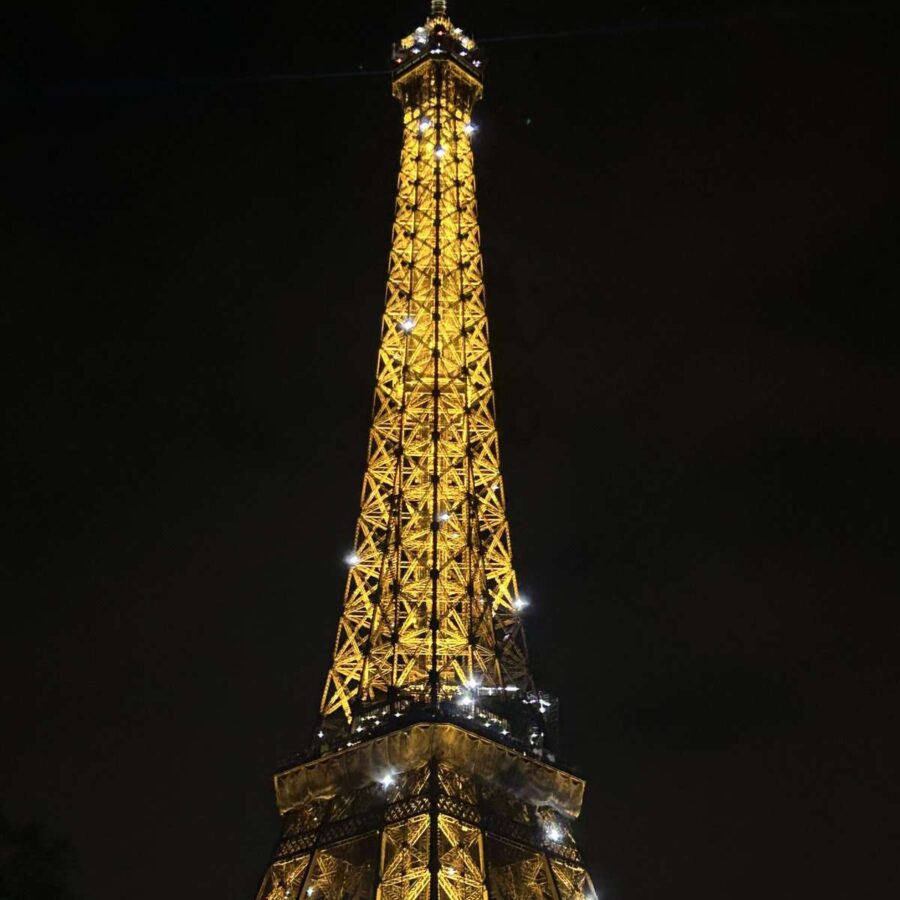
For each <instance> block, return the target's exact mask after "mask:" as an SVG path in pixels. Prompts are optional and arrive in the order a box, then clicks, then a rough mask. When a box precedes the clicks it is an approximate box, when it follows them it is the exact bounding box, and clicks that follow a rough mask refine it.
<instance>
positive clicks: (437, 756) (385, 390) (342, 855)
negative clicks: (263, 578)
mask: <svg viewBox="0 0 900 900" xmlns="http://www.w3.org/2000/svg"><path fill="white" fill-rule="evenodd" d="M392 59H393V74H392V86H393V94H394V96H395V97H396V98H397V99H398V100H399V101H400V104H401V106H402V109H403V139H402V147H401V152H400V172H399V177H398V181H397V200H396V209H395V215H394V224H393V231H392V242H391V251H390V258H389V265H388V279H387V291H386V300H385V306H384V313H383V316H382V323H381V342H380V347H379V352H378V360H377V367H376V378H375V398H374V403H373V411H372V424H371V429H370V434H369V446H368V460H367V466H366V471H365V475H364V478H363V487H362V497H361V503H360V512H359V516H358V519H357V525H356V533H355V541H354V549H353V551H352V553H350V554H349V555H348V557H347V560H346V562H347V565H348V575H347V582H346V587H345V592H344V601H343V609H342V613H341V616H340V621H339V624H338V630H337V637H336V640H335V644H334V653H333V659H332V664H331V668H330V670H329V672H328V676H327V678H326V682H325V688H324V691H323V694H322V701H321V707H320V716H319V723H318V725H317V728H316V733H315V737H314V738H313V740H312V744H311V747H310V748H309V750H308V751H307V752H306V753H305V754H304V755H303V756H301V757H299V758H298V759H297V760H296V761H295V764H294V765H292V766H290V767H288V768H286V769H284V770H283V771H280V772H279V773H277V774H276V776H275V791H276V799H277V803H278V808H279V812H280V813H281V815H282V820H283V834H282V838H281V841H280V843H279V846H278V848H277V850H276V852H275V857H274V859H273V861H272V863H271V865H270V866H269V869H268V871H267V872H266V875H265V877H264V879H263V883H262V886H261V887H260V891H259V894H258V900H297V898H306V897H309V898H322V900H326V898H327V900H331V898H334V900H349V898H353V900H356V898H363V897H379V898H384V900H413V898H423V900H426V898H434V900H437V898H448V900H462V898H468V900H474V898H481V900H487V898H500V897H502V898H508V900H514V898H515V900H518V898H534V900H538V898H543V897H547V898H551V900H569V898H582V897H593V896H594V893H593V888H592V886H591V882H590V878H589V876H588V875H587V872H586V871H585V869H584V867H583V866H582V864H581V860H580V856H579V853H578V849H577V846H576V844H575V841H574V839H573V837H572V832H571V824H572V822H573V820H574V819H575V817H577V815H578V813H579V811H580V806H581V798H582V794H583V790H584V783H583V782H582V781H581V780H580V779H578V778H576V777H575V776H573V775H571V774H570V773H568V772H566V771H564V770H563V769H561V768H559V767H558V766H557V765H556V759H555V754H556V737H555V731H556V701H555V699H554V698H553V697H550V696H549V695H547V694H545V693H543V692H541V691H538V690H537V689H536V688H535V685H534V683H533V680H532V678H531V675H530V673H529V668H528V654H527V650H526V644H525V636H524V631H523V628H522V613H523V611H524V610H525V608H526V606H527V601H526V599H525V598H524V597H523V596H522V595H520V593H519V591H518V587H517V583H516V575H515V571H514V569H513V565H512V550H511V545H510V535H509V527H508V524H507V519H506V511H505V494H504V486H503V480H502V477H501V474H500V454H499V447H498V440H497V428H496V424H495V416H494V394H493V384H492V373H491V357H490V350H489V346H488V323H487V317H486V313H485V304H484V284H483V277H482V273H483V270H482V259H481V247H480V234H479V227H478V212H477V205H476V199H475V177H474V169H473V155H472V140H473V137H474V135H475V131H476V128H475V125H474V124H473V123H472V120H471V114H472V109H473V107H474V105H475V103H476V102H477V101H478V99H479V98H480V97H481V92H482V67H483V60H482V57H481V54H480V52H479V49H478V47H477V45H476V43H475V42H474V40H472V38H471V37H469V36H468V35H467V34H465V33H464V32H463V31H462V30H461V29H460V28H457V27H455V26H454V25H453V23H452V22H451V21H450V19H449V18H448V16H447V9H446V3H444V2H441V0H434V2H432V4H431V14H430V16H429V17H428V19H427V20H426V22H425V24H424V25H422V26H421V27H419V28H416V29H415V31H413V32H412V33H411V34H409V35H407V36H406V37H404V38H403V39H402V40H401V41H399V42H398V43H397V44H396V45H395V46H394V48H393V56H392Z"/></svg>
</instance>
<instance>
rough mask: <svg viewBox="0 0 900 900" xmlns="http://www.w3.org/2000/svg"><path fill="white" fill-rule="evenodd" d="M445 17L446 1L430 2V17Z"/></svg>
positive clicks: (435, 0)
mask: <svg viewBox="0 0 900 900" xmlns="http://www.w3.org/2000/svg"><path fill="white" fill-rule="evenodd" d="M446 15H447V0H431V17H432V18H434V17H435V16H446Z"/></svg>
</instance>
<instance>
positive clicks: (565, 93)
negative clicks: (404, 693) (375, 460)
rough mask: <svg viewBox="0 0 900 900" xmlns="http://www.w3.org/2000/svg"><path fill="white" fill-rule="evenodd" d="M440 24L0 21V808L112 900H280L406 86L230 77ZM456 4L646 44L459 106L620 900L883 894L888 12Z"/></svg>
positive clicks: (489, 19) (407, 19) (263, 17)
mask: <svg viewBox="0 0 900 900" xmlns="http://www.w3.org/2000/svg"><path fill="white" fill-rule="evenodd" d="M424 7H425V3H424V0H422V2H413V0H403V2H399V0H393V2H387V3H382V4H376V3H371V2H367V3H362V2H355V3H351V2H341V0H336V2H330V3H316V2H310V3H305V4H304V3H284V2H273V3H270V4H267V5H265V6H264V7H262V8H258V7H256V6H252V5H251V4H239V3H234V2H230V0H220V2H217V3H215V4H213V3H188V4H165V3H152V4H151V3H125V4H120V5H118V6H116V7H104V6H100V5H90V4H88V5H86V6H85V5H78V4H72V5H70V6H68V7H67V8H65V9H55V10H53V11H52V13H51V12H49V11H41V9H39V8H38V7H37V6H36V5H28V6H22V7H21V8H19V9H17V10H14V11H13V12H12V13H11V14H10V15H9V16H8V18H7V21H6V23H5V25H4V27H3V29H2V30H3V31H4V32H5V36H4V40H5V41H6V42H7V51H6V52H5V53H4V54H3V58H4V59H5V61H6V62H5V75H4V78H3V81H2V85H3V87H2V98H3V105H4V119H5V122H4V132H5V135H4V138H3V156H4V160H3V167H2V168H3V173H4V177H3V185H4V187H3V194H4V199H3V203H2V215H3V222H4V240H3V250H2V255H3V273H4V275H3V282H4V289H3V295H4V300H3V303H2V316H3V329H2V332H3V341H4V350H3V356H4V361H5V369H6V373H5V375H4V379H3V384H4V387H5V389H6V390H7V392H8V396H7V398H6V403H5V424H4V430H3V447H4V474H5V476H6V478H5V482H6V487H7V492H8V499H7V500H6V502H5V516H4V519H5V521H4V529H5V531H4V535H3V548H4V551H5V552H4V554H3V556H4V561H3V585H2V597H3V604H4V607H3V608H4V612H5V616H4V622H3V626H2V630H0V641H2V643H0V679H2V680H0V683H2V685H3V691H2V698H0V703H2V706H0V722H2V728H3V738H2V740H0V803H2V806H3V807H4V808H5V810H6V813H7V814H8V815H9V816H10V817H11V818H13V819H14V820H16V821H24V820H27V819H38V820H40V821H43V822H45V823H47V824H48V825H49V826H50V828H51V830H52V831H53V833H55V834H58V835H61V836H65V837H68V838H70V839H71V840H72V842H73V845H74V856H75V861H76V863H77V866H78V885H77V886H78V887H79V888H80V890H81V891H82V892H83V895H84V896H85V897H86V898H90V900H121V898H123V897H128V898H130V900H151V898H154V900H156V898H159V897H161V896H165V897H182V896H184V897H188V896H190V897H191V898H197V900H201V898H202V900H207V898H208V900H213V898H215V900H222V898H235V900H248V898H251V897H252V896H253V895H254V892H255V890H256V885H257V880H258V878H259V876H260V874H261V872H262V870H263V868H264V866H265V864H266V862H267V859H268V854H269V852H270V850H271V848H272V845H273V842H274V840H275V838H276V834H277V819H276V816H275V812H274V803H273V800H272V795H271V785H270V774H271V771H272V770H273V769H274V768H275V766H276V765H277V763H278V762H279V761H280V760H281V759H283V758H285V757H287V756H289V755H290V754H291V753H292V752H294V751H295V750H297V749H299V748H300V746H301V745H302V744H303V743H304V742H305V740H306V736H307V733H308V729H309V727H310V725H311V723H312V721H313V716H314V711H315V707H316V704H317V701H318V696H319V692H320V690H321V687H322V683H323V678H324V674H325V671H326V668H327V662H328V653H329V650H330V647H331V644H332V641H333V636H334V628H335V625H336V621H337V616H338V611H339V604H340V598H341V588H342V578H343V572H342V565H341V557H342V555H343V553H344V552H345V550H346V548H347V545H348V542H349V541H350V540H351V537H352V531H353V524H354V519H355V514H356V508H357V503H358V492H359V484H360V478H361V475H362V467H363V463H364V453H365V440H366V430H367V420H368V414H369V404H370V398H371V390H372V386H373V373H374V363H375V352H376V345H377V338H378V323H379V316H380V309H381V304H382V297H383V286H384V277H385V271H386V259H387V250H388V241H389V236H390V218H391V214H392V200H393V187H394V179H395V168H396V164H397V159H398V153H399V108H398V107H396V105H395V102H394V101H393V100H392V99H391V97H390V90H389V85H388V82H387V79H386V78H385V77H384V76H378V75H366V74H362V75H358V76H349V77H342V78H323V79H307V80H286V81H264V82H257V81H253V80H252V79H251V80H250V81H249V82H247V83H234V82H233V81H229V79H236V78H243V77H246V76H253V78H256V77H258V76H274V75H285V74H301V73H322V72H334V71H359V70H360V68H361V69H362V70H363V71H364V72H365V71H366V70H377V69H381V68H384V67H385V65H386V62H387V54H388V50H389V46H390V43H391V41H392V40H394V39H395V38H397V37H399V36H401V35H402V34H405V33H406V32H407V31H409V30H410V29H411V28H412V27H413V26H415V25H416V24H419V20H420V19H422V17H423V9H424ZM514 9H515V12H514V11H513V10H514ZM451 11H452V12H453V14H454V18H455V19H456V20H457V21H458V22H459V24H461V25H463V26H464V27H466V28H467V29H468V30H470V31H471V32H473V33H474V34H475V35H476V36H483V37H508V36H510V35H515V34H529V33H545V32H553V31H559V30H578V29H582V28H590V27H592V26H599V25H602V26H610V25H613V26H614V25H622V24H623V23H624V24H626V25H627V26H628V27H624V28H618V29H617V28H610V29H608V30H607V31H606V33H597V34H594V35H589V36H582V37H569V38H557V39H552V38H545V39H540V40H537V39H532V40H522V41H505V42H504V41H498V42H495V43H487V44H485V47H486V50H487V52H488V55H489V66H488V70H487V75H486V77H487V89H486V94H485V99H484V101H483V102H482V103H481V105H480V106H479V107H478V110H477V116H476V120H477V121H478V123H479V125H480V132H479V135H478V146H477V151H476V153H477V173H478V177H479V197H480V210H481V221H482V232H483V245H484V252H485V257H486V277H487V284H488V304H489V314H490V316H491V324H492V332H491V337H492V346H493V351H494V364H495V375H496V390H497V395H498V409H499V425H500V437H501V446H502V449H503V466H504V473H505V479H506V484H507V491H508V496H509V515H510V519H511V525H512V535H513V540H514V547H515V553H516V560H517V568H518V571H519V577H520V583H521V584H522V586H523V590H526V591H527V592H528V593H529V595H530V596H531V597H532V598H533V600H534V603H533V606H532V607H531V608H530V609H529V612H528V617H529V620H528V627H529V636H530V645H531V652H532V656H533V662H534V668H535V671H536V673H537V676H538V679H539V681H540V682H541V684H542V685H543V686H544V687H546V688H548V689H550V690H553V691H556V692H558V693H559V694H560V696H561V699H562V712H563V737H564V741H565V747H566V757H567V759H568V760H570V761H571V762H572V764H573V765H575V766H577V767H578V769H579V771H581V773H582V774H584V775H585V777H587V779H588V795H587V802H586V808H585V811H584V814H583V817H582V820H581V826H580V827H581V830H580V839H581V844H582V847H583V850H584V852H585V855H586V857H587V858H588V859H589V861H590V864H591V869H592V873H593V875H594V878H595V880H596V882H597V884H598V887H599V888H600V889H601V890H602V891H603V894H604V896H605V898H607V900H651V898H654V900H655V898H662V897H666V898H671V900H681V898H691V900H707V898H708V900H721V898H728V900H758V898H760V897H770V898H784V900H787V898H791V900H794V898H797V897H817V898H838V897H851V896H852V897H859V898H864V897H875V896H878V897H882V896H885V897H886V896H892V895H896V894H897V892H898V889H900V874H898V865H897V854H896V829H895V823H894V821H893V817H894V816H895V814H896V811H897V806H898V801H900V790H898V780H897V772H896V762H895V756H894V755H893V753H892V752H891V749H890V747H889V743H888V737H889V735H890V731H891V725H892V723H893V720H895V719H896V717H897V708H898V699H900V697H898V690H897V688H898V680H897V665H896V654H897V650H896V641H897V620H896V617H895V615H894V604H895V602H896V601H895V598H896V596H897V590H896V588H897V584H896V578H895V573H894V568H895V566H894V562H895V561H894V556H895V545H896V526H895V525H894V519H895V511H896V509H897V506H898V500H900V496H898V494H900V492H898V481H900V479H898V475H900V473H898V439H900V425H898V419H897V413H896V410H897V398H898V387H900V354H898V347H897V331H896V327H895V324H894V322H893V318H894V315H893V313H894V308H895V305H896V303H897V283H898V278H897V265H898V263H897V260H898V253H897V249H896V248H897V244H896V235H895V232H894V227H895V219H896V216H897V180H896V158H897V153H896V150H897V148H896V144H892V143H891V141H890V139H889V134H890V131H891V128H892V127H894V126H896V125H897V124H898V123H897V121H896V119H897V115H896V109H897V90H896V89H897V62H896V60H897V53H896V48H895V47H894V46H893V45H892V44H891V42H890V41H889V38H890V36H891V31H892V29H893V28H896V25H897V23H896V21H895V17H894V15H893V13H892V12H891V7H890V5H881V6H879V5H874V4H854V5H849V4H848V5H844V6H832V5H827V4H816V3H807V4H803V3H800V4H790V5H789V6H783V5H776V4H763V5H760V6H754V7H753V8H752V9H751V8H750V7H748V6H741V5H739V4H735V3H718V4H714V3H701V2H696V3H656V4H653V3H649V4H638V3H628V2H622V0H619V2H616V3H610V4H605V5H596V4H591V5H590V6H589V7H587V8H584V9H582V8H580V7H579V6H575V5H569V6H568V7H566V8H564V7H561V6H558V5H556V6H554V5H553V4H548V3H546V2H542V3H537V2H531V0H523V2H521V3H517V4H512V3H510V4H507V3H503V4H500V3H493V4H477V3H474V2H471V0H468V2H464V0H458V2H454V3H453V4H452V8H451ZM185 78H194V79H198V80H194V81H189V82H184V81H183V80H180V79H185ZM892 829H893V831H892Z"/></svg>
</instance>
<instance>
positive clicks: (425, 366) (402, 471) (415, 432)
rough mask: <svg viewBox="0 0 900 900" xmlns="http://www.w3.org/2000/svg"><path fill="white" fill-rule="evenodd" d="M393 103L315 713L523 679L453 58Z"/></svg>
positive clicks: (464, 129) (466, 95)
mask: <svg viewBox="0 0 900 900" xmlns="http://www.w3.org/2000/svg"><path fill="white" fill-rule="evenodd" d="M395 94H396V96H397V97H398V98H399V99H400V101H401V103H402V104H403V147H402V151H401V158H400V175H399V179H398V183H397V205H396V215H395V219H394V226H393V241H392V247H391V254H390V263H389V274H388V284H387V300H386V306H385V312H384V318H383V323H382V330H381V345H380V349H379V354H378V363H377V374H376V387H375V400H374V406H373V414H372V428H371V433H370V441H369V454H368V464H367V467H366V473H365V477H364V480H363V489H362V500H361V509H360V514H359V520H358V524H357V529H356V538H355V545H354V546H355V553H354V559H353V560H352V562H355V564H354V565H352V566H351V569H350V572H349V575H348V579H347V586H346V591H345V596H344V607H343V615H342V616H341V620H340V625H339V628H338V634H337V640H336V643H335V649H334V659H333V664H332V667H331V670H330V672H329V675H328V678H327V682H326V686H325V691H324V694H323V699H322V706H321V711H322V715H323V718H324V719H325V720H326V721H327V720H328V718H329V717H333V716H338V717H344V718H346V720H347V721H349V720H350V719H351V718H352V716H353V715H354V714H355V713H357V712H358V711H359V710H360V709H361V708H364V707H365V706H368V705H370V704H373V703H378V702H384V701H386V700H389V701H391V702H397V703H404V702H406V703H408V702H409V701H411V700H412V701H415V700H428V701H430V702H437V701H441V700H446V699H449V698H450V697H452V696H453V695H454V694H455V693H456V692H457V690H458V689H459V687H460V685H461V684H463V683H466V682H470V681H472V680H473V679H474V680H475V681H478V682H479V683H481V684H483V685H485V686H505V685H516V686H518V687H520V688H522V689H529V688H530V687H531V683H530V678H529V674H528V666H527V657H526V648H525V640H524V634H523V632H522V627H521V622H520V619H519V615H518V611H517V604H516V601H517V586H516V577H515V573H514V571H513V567H512V555H511V548H510V539H509V528H508V526H507V520H506V512H505V499H504V491H503V480H502V478H501V475H500V454H499V449H498V444H497V429H496V425H495V419H494V397H493V388H492V375H491V357H490V352H489V349H488V323H487V318H486V315H485V306H484V286H483V282H482V260H481V250H480V238H479V231H478V215H477V206H476V200H475V176H474V172H473V159H472V147H471V144H470V134H469V132H470V127H469V116H470V112H471V108H472V106H473V104H474V102H475V101H476V100H477V99H478V96H479V95H480V84H479V83H478V81H476V80H475V79H474V78H472V77H471V76H470V75H468V74H467V73H465V72H464V71H463V70H462V69H461V68H459V67H458V66H455V65H454V64H453V63H452V62H450V61H444V62H438V61H428V62H425V63H423V64H421V65H420V66H418V67H417V68H415V69H414V70H413V71H411V72H409V73H408V74H407V75H405V76H403V77H402V78H400V79H398V80H397V81H396V82H395Z"/></svg>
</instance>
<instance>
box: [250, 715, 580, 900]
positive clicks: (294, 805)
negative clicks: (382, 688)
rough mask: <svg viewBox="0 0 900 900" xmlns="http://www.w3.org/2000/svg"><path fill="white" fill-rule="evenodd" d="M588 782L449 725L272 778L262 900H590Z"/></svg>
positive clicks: (381, 740)
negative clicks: (583, 855)
mask: <svg viewBox="0 0 900 900" xmlns="http://www.w3.org/2000/svg"><path fill="white" fill-rule="evenodd" d="M583 793H584V782H583V781H582V780H581V779H579V778H577V777H575V776H574V775H571V774H569V773H568V772H564V771H563V770H561V769H558V768H556V767H554V766H550V765H548V764H546V763H544V762H542V761H540V760H537V759H533V758H531V757H529V756H527V755H525V754H523V753H521V752H519V751H516V750H514V749H511V748H510V747H508V746H505V745H503V744H500V743H497V742H495V741H493V740H490V739H488V738H486V737H484V736H483V735H480V734H476V733H474V732H471V731H468V730H466V729H465V728H462V727H460V726H459V725H456V724H453V723H447V722H430V723H419V724H415V725H412V726H409V727H405V728H400V729H398V730H396V731H392V732H389V733H387V734H384V735H382V736H380V737H376V738H372V739H369V740H367V741H365V742H362V743H358V744H355V745H353V746H350V747H347V748H345V749H343V750H340V751H337V752H334V753H328V754H326V755H324V756H321V757H319V758H317V759H314V760H311V761H310V762H307V763H303V764H301V765H298V766H294V767H292V768H290V769H287V770H285V771H282V772H279V773H278V774H277V775H276V776H275V794H276V799H277V803H278V809H279V812H280V814H281V816H282V821H283V833H282V837H281V841H280V843H279V845H278V848H277V850H276V853H275V858H274V860H273V862H272V864H271V866H270V867H269V870H268V871H267V873H266V876H265V878H264V879H263V883H262V887H261V888H260V891H259V894H258V895H257V900H305V898H310V900H362V898H372V897H375V898H379V900H419V898H421V900H432V898H434V900H437V898H441V900H444V898H446V900H488V898H503V900H523V898H528V900H541V898H548V900H575V898H579V900H580V898H594V897H595V894H594V890H593V886H592V885H591V881H590V877H589V876H588V874H587V871H586V870H585V868H584V866H583V865H582V862H581V859H580V856H579V853H578V849H577V846H576V844H575V841H574V840H573V838H572V835H571V830H570V826H571V823H572V821H573V820H574V819H575V817H577V815H578V814H579V812H580V810H581V801H582V796H583Z"/></svg>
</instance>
